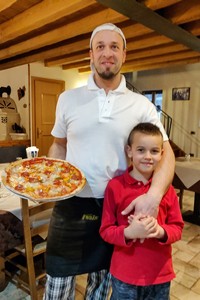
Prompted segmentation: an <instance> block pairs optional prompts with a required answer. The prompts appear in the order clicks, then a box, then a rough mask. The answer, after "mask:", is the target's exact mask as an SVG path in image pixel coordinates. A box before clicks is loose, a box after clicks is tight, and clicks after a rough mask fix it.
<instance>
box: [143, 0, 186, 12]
mask: <svg viewBox="0 0 200 300" xmlns="http://www.w3.org/2000/svg"><path fill="white" fill-rule="evenodd" d="M181 1H182V0H167V1H166V0H140V3H142V4H144V5H145V6H147V7H148V8H151V9H153V10H157V9H161V8H164V7H166V6H170V5H173V4H176V3H179V2H181Z"/></svg>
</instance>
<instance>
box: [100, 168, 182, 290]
mask: <svg viewBox="0 0 200 300" xmlns="http://www.w3.org/2000/svg"><path fill="white" fill-rule="evenodd" d="M129 171H130V169H129V170H127V171H126V172H125V173H124V174H123V175H121V176H118V177H115V178H113V179H112V180H111V181H110V182H109V183H108V186H107V188H106V191H105V198H104V208H103V216H102V224H101V228H100V234H101V237H102V238H103V239H104V240H105V241H106V242H108V243H111V244H113V245H114V252H113V256H112V260H111V266H110V273H111V274H112V275H113V276H114V277H116V278H117V279H119V280H121V281H123V282H126V283H129V284H134V285H140V286H147V285H151V284H160V283H164V282H168V281H171V280H172V279H173V278H174V277H175V274H174V271H173V266H172V257H171V244H172V243H174V242H176V241H178V240H180V239H181V234H182V229H183V226H184V223H183V219H182V216H181V212H180V208H179V203H178V198H177V195H176V193H175V190H174V188H173V187H172V186H170V188H169V189H168V191H167V193H166V194H165V196H164V197H163V199H162V201H161V203H160V206H159V213H158V217H157V220H158V223H159V224H160V225H161V226H162V227H163V228H164V230H165V232H166V234H167V240H166V242H165V243H161V242H159V240H158V239H155V238H150V239H145V241H144V243H140V241H139V240H137V241H136V242H128V243H127V242H126V241H125V237H124V228H125V227H127V226H128V222H127V216H123V215H122V214H121V212H122V210H124V208H126V207H127V206H128V204H130V203H131V202H132V200H133V199H135V198H137V197H138V196H139V195H141V194H144V193H146V192H147V191H148V189H149V187H150V184H151V180H150V181H149V182H148V183H147V184H145V185H144V184H143V183H142V182H141V181H137V180H135V179H133V178H132V177H131V176H130V174H129Z"/></svg>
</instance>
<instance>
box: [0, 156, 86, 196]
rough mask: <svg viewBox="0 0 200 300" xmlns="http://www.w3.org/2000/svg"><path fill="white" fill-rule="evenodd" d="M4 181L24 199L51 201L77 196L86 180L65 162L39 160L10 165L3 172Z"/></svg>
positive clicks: (47, 159) (78, 171)
mask: <svg viewBox="0 0 200 300" xmlns="http://www.w3.org/2000/svg"><path fill="white" fill-rule="evenodd" d="M2 182H3V184H4V186H5V187H6V188H7V189H8V190H9V191H11V192H12V193H14V194H16V195H18V196H20V197H21V198H23V199H26V200H32V201H34V202H43V201H44V202H49V201H60V200H65V199H68V198H71V197H73V196H75V195H77V194H78V193H79V192H80V191H81V190H82V189H83V188H84V187H85V184H86V178H85V176H84V174H83V173H82V171H81V170H79V169H78V168H77V167H75V166H73V165H71V164H70V163H68V162H67V161H65V160H59V159H52V158H47V157H36V158H32V159H23V160H19V161H15V162H12V163H10V164H9V165H8V166H7V167H6V168H5V170H4V171H3V174H2Z"/></svg>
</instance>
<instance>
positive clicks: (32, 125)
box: [30, 76, 65, 145]
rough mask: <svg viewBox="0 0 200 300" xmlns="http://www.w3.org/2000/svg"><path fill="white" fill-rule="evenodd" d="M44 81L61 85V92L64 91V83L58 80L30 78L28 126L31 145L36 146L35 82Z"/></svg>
mask: <svg viewBox="0 0 200 300" xmlns="http://www.w3.org/2000/svg"><path fill="white" fill-rule="evenodd" d="M38 80H39V81H44V82H54V83H61V84H62V85H63V91H64V90H65V81H64V80H58V79H51V78H43V77H36V76H31V96H32V97H31V99H32V101H31V113H30V117H31V120H30V124H31V141H32V143H31V144H32V145H35V144H36V128H35V119H36V107H35V106H36V101H35V82H36V81H38Z"/></svg>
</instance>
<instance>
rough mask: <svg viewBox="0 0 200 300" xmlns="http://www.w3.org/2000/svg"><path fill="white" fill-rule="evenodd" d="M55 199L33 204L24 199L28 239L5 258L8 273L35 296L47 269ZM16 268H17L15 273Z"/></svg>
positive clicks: (22, 206)
mask: <svg viewBox="0 0 200 300" xmlns="http://www.w3.org/2000/svg"><path fill="white" fill-rule="evenodd" d="M54 204H55V203H54V202H46V203H45V202H43V203H39V204H38V205H34V206H29V202H28V200H26V199H22V198H21V208H22V222H23V230H24V241H23V243H22V244H21V245H19V246H17V247H15V248H14V249H12V250H11V251H9V253H7V254H6V255H5V257H4V259H5V273H6V275H8V276H9V277H10V278H11V281H12V282H14V283H15V284H16V285H17V286H18V287H20V288H21V289H23V290H25V291H26V292H28V293H29V294H30V296H31V299H33V300H37V299H38V290H39V289H40V288H41V282H42V279H44V277H45V276H46V272H45V260H44V256H45V252H46V241H45V239H44V235H45V237H46V236H47V232H48V226H49V220H50V216H51V212H52V209H53V206H54ZM12 268H14V275H13V271H12Z"/></svg>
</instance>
